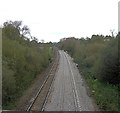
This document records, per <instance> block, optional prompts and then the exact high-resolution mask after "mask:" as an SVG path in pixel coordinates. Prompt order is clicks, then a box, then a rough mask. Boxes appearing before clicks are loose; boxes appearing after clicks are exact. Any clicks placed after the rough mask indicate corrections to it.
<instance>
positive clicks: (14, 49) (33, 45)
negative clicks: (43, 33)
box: [2, 21, 53, 109]
mask: <svg viewBox="0 0 120 113" xmlns="http://www.w3.org/2000/svg"><path fill="white" fill-rule="evenodd" d="M21 26H22V22H21V21H15V22H12V21H9V22H5V23H4V25H3V28H2V41H3V44H2V45H3V47H2V49H3V51H2V52H3V53H2V67H3V70H2V73H3V85H2V86H3V96H2V100H3V101H2V102H3V109H12V108H13V107H14V106H15V102H16V100H17V99H18V98H19V97H20V96H21V95H22V92H23V91H24V90H25V89H26V88H28V87H29V86H30V85H31V82H32V81H33V80H34V78H36V76H38V75H39V74H40V73H41V72H42V71H43V70H44V69H45V68H46V67H47V66H48V65H49V63H50V62H51V60H52V58H53V51H52V48H51V44H44V45H43V44H41V43H38V40H37V38H35V37H34V38H32V40H31V41H30V39H29V38H27V40H26V36H25V35H26V34H28V33H29V32H30V31H29V28H28V27H27V26H24V27H21ZM21 30H22V33H21ZM21 34H22V36H21Z"/></svg>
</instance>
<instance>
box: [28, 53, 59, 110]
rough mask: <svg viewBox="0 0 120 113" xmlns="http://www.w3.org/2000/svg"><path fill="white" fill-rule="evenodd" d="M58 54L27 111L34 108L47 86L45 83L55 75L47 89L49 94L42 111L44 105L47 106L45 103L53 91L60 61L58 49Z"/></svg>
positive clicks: (44, 102) (46, 96) (43, 104)
mask: <svg viewBox="0 0 120 113" xmlns="http://www.w3.org/2000/svg"><path fill="white" fill-rule="evenodd" d="M56 54H57V55H56V58H55V61H54V63H53V65H52V67H51V69H50V71H49V73H48V75H47V76H46V78H45V80H44V82H43V84H42V85H41V87H40V89H39V90H38V92H37V94H36V95H35V97H34V100H33V101H32V102H31V103H30V105H29V106H28V108H27V110H26V111H31V109H32V107H33V105H34V103H35V101H36V100H37V98H38V96H39V95H40V93H41V91H42V90H44V86H45V84H46V83H47V81H48V78H49V76H51V75H53V78H52V81H51V84H50V87H49V89H48V91H47V94H46V95H45V100H44V101H43V103H42V106H41V111H44V107H45V105H46V103H47V100H48V97H49V94H50V92H51V88H52V85H53V81H54V78H55V72H56V70H57V65H58V61H59V53H58V51H57V53H56Z"/></svg>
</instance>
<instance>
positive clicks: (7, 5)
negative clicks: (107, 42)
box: [0, 0, 119, 42]
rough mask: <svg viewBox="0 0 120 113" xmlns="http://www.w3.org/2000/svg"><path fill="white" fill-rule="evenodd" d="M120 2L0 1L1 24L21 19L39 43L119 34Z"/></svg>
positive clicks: (111, 0)
mask: <svg viewBox="0 0 120 113" xmlns="http://www.w3.org/2000/svg"><path fill="white" fill-rule="evenodd" d="M118 2H119V0H0V25H2V24H3V23H4V22H5V21H8V20H12V21H15V20H18V21H19V20H21V21H23V24H24V25H27V26H28V27H29V28H30V32H31V35H32V36H35V37H36V38H38V40H39V41H41V40H44V41H45V42H49V41H52V42H58V41H59V40H60V39H61V38H66V37H76V38H81V37H84V38H86V37H91V36H92V35H93V34H99V35H101V34H102V35H111V32H110V30H114V33H117V32H118Z"/></svg>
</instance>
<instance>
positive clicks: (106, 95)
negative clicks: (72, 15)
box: [58, 35, 120, 111]
mask: <svg viewBox="0 0 120 113" xmlns="http://www.w3.org/2000/svg"><path fill="white" fill-rule="evenodd" d="M119 38H120V35H117V36H115V37H114V36H113V37H112V36H103V35H92V37H91V38H81V39H77V38H74V37H70V38H63V39H61V40H60V42H59V43H58V47H59V48H60V49H63V50H65V51H67V52H68V53H69V54H70V55H71V56H72V57H73V58H74V61H75V62H76V63H77V64H78V65H79V70H80V73H81V74H82V76H83V77H84V78H85V79H86V81H87V84H88V85H89V86H90V89H91V93H92V96H93V97H94V98H95V100H96V103H97V104H98V106H99V108H100V109H102V110H114V111H120V106H119V105H120V103H119V102H120V99H119V98H118V97H119V92H118V87H120V74H119V62H120V56H118V43H120V40H118V39H119ZM118 61H119V62H118Z"/></svg>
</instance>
